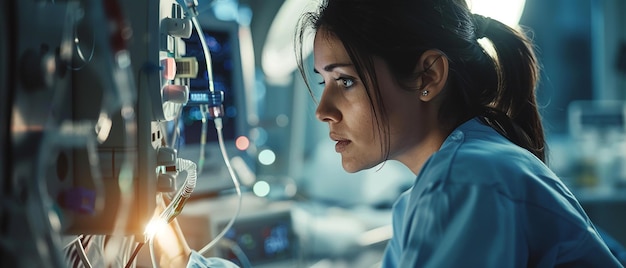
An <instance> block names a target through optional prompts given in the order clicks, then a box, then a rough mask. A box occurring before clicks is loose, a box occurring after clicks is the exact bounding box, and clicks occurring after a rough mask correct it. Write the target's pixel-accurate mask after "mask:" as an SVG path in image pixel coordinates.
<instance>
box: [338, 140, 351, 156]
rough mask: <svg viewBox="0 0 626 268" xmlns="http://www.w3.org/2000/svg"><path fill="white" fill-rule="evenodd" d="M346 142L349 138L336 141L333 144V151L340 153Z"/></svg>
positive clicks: (344, 148)
mask: <svg viewBox="0 0 626 268" xmlns="http://www.w3.org/2000/svg"><path fill="white" fill-rule="evenodd" d="M348 144H350V141H349V140H342V141H337V144H335V152H338V153H341V152H343V151H345V150H346V147H348Z"/></svg>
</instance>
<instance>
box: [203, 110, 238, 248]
mask: <svg viewBox="0 0 626 268" xmlns="http://www.w3.org/2000/svg"><path fill="white" fill-rule="evenodd" d="M214 121H215V129H216V130H217V137H218V141H219V145H220V150H221V151H222V157H223V158H224V163H225V164H226V167H227V168H228V173H230V178H231V179H232V181H233V184H234V185H235V191H236V192H237V197H238V203H237V209H236V211H235V214H234V215H233V217H232V218H231V219H230V221H229V222H228V224H226V226H225V227H224V229H223V230H222V232H220V233H219V234H218V235H217V236H216V237H215V238H214V239H213V240H212V241H211V242H210V243H208V244H207V245H206V246H204V247H203V248H202V249H200V250H199V251H198V253H200V254H201V255H204V254H205V253H207V252H208V251H209V250H210V249H211V248H212V247H213V246H215V244H216V243H217V242H218V241H219V240H220V239H222V237H224V235H225V234H226V232H228V230H230V228H231V227H232V226H233V223H234V222H235V220H236V219H237V217H238V216H239V212H240V210H241V202H242V195H241V186H240V184H239V180H238V179H237V176H236V175H235V172H234V171H233V168H232V166H231V165H230V159H229V158H228V153H227V152H226V146H224V135H223V134H222V119H221V118H215V120H214Z"/></svg>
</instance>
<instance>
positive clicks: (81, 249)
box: [74, 239, 92, 268]
mask: <svg viewBox="0 0 626 268" xmlns="http://www.w3.org/2000/svg"><path fill="white" fill-rule="evenodd" d="M74 245H75V246H76V251H77V252H78V257H80V259H81V261H82V262H83V265H85V267H87V268H91V267H92V266H91V262H89V258H87V253H85V248H84V247H83V243H82V242H81V241H80V239H79V240H76V241H74Z"/></svg>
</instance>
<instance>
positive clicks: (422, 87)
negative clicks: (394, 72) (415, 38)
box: [415, 49, 448, 102]
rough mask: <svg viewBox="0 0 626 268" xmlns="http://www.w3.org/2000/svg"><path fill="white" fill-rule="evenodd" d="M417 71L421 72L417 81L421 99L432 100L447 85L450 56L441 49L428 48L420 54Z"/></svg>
mask: <svg viewBox="0 0 626 268" xmlns="http://www.w3.org/2000/svg"><path fill="white" fill-rule="evenodd" d="M415 72H416V73H421V75H420V77H419V78H418V81H417V85H418V88H419V90H418V94H419V98H420V100H422V101H424V102H427V101H430V100H432V99H433V98H435V97H436V96H437V95H439V93H440V92H441V91H442V90H443V88H444V87H445V85H446V81H447V80H448V58H447V57H446V56H445V55H444V54H443V52H441V51H439V50H434V49H431V50H427V51H426V52H424V53H423V54H422V56H420V59H419V60H418V62H417V65H416V66H415Z"/></svg>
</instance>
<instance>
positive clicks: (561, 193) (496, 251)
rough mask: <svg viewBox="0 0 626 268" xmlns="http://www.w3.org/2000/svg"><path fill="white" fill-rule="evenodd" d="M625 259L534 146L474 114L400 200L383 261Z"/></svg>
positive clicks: (446, 263)
mask: <svg viewBox="0 0 626 268" xmlns="http://www.w3.org/2000/svg"><path fill="white" fill-rule="evenodd" d="M559 265H563V266H566V267H623V266H622V265H620V264H619V263H618V261H617V260H616V259H615V257H613V255H612V254H611V253H610V251H609V249H608V248H607V246H606V244H605V243H604V241H603V240H602V238H601V237H600V236H599V235H598V232H597V231H596V230H595V227H594V226H593V224H592V222H591V221H590V220H589V218H588V217H587V215H586V214H585V212H584V211H583V209H582V208H581V206H580V205H579V203H578V201H577V200H576V199H575V197H574V196H573V195H572V193H571V192H570V191H569V190H568V189H567V187H566V186H565V185H564V184H563V183H562V182H561V181H560V180H559V179H558V177H557V176H556V175H555V174H554V173H553V172H552V171H550V170H549V169H548V167H546V165H544V163H543V162H541V161H540V160H539V159H538V158H536V157H535V156H534V155H533V154H531V153H530V152H529V151H527V150H525V149H523V148H521V147H519V146H517V145H515V144H513V143H512V142H510V141H509V140H508V139H506V138H504V137H503V136H501V135H500V134H499V133H497V132H496V131H495V130H494V129H493V128H491V127H490V126H488V125H485V124H483V123H482V122H481V121H480V120H478V119H472V120H470V121H468V122H466V123H464V124H463V125H461V126H460V127H458V128H457V129H456V130H454V131H453V132H452V134H450V136H448V138H447V139H446V140H445V141H444V143H443V145H442V146H441V148H440V150H439V151H438V152H436V153H435V154H433V155H432V156H431V157H430V158H429V160H428V161H427V162H426V163H425V164H424V166H423V167H422V170H421V171H420V173H419V175H418V176H417V179H416V181H415V184H414V185H413V187H412V188H411V189H410V190H408V191H407V192H405V193H403V194H402V196H401V197H400V198H399V199H398V200H397V201H396V203H395V204H394V209H393V237H392V239H391V240H390V241H389V244H388V245H387V248H386V250H385V254H384V257H383V263H382V266H383V267H437V268H440V267H556V266H559Z"/></svg>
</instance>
